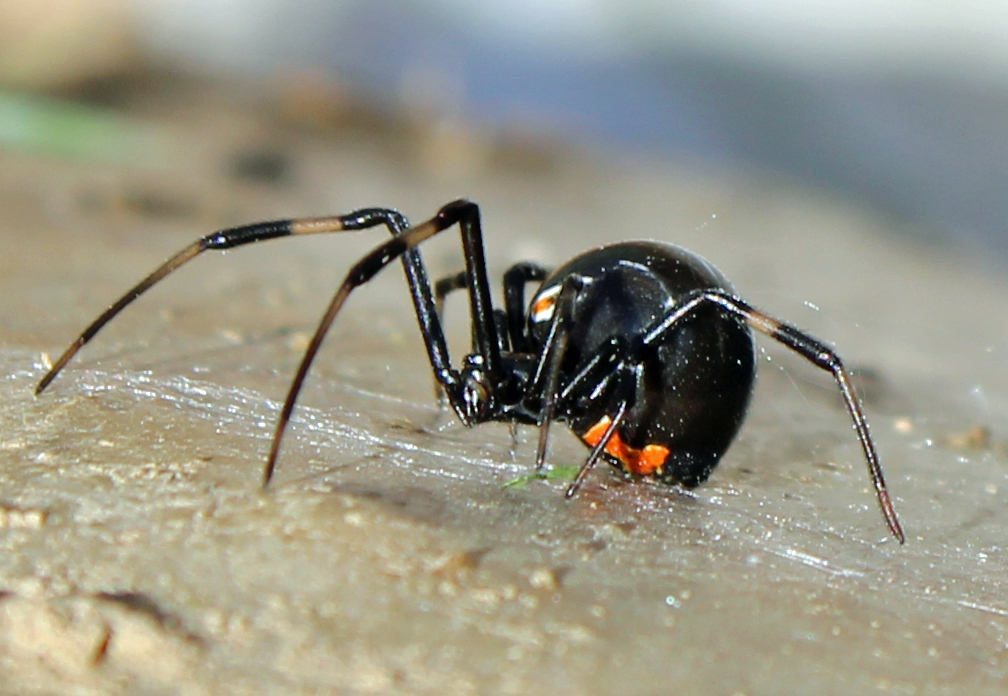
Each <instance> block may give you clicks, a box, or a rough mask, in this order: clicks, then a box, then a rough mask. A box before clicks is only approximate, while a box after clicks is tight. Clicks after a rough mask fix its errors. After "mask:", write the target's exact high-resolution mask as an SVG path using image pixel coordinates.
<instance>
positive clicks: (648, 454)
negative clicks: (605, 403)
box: [581, 416, 669, 476]
mask: <svg viewBox="0 0 1008 696" xmlns="http://www.w3.org/2000/svg"><path fill="white" fill-rule="evenodd" d="M611 423H612V419H611V418H609V416H602V418H601V419H600V420H599V422H598V423H596V424H595V425H593V426H592V427H590V428H588V432H586V433H585V434H584V435H582V436H581V439H582V440H584V441H585V442H587V443H588V444H589V445H591V446H592V447H595V446H596V445H597V444H598V443H599V442H601V441H602V436H603V435H605V432H606V430H608V429H609V425H610V424H611ZM605 451H606V453H607V454H609V455H611V456H613V457H616V459H618V460H619V461H620V462H621V463H622V464H623V466H625V467H626V469H627V471H629V472H630V473H632V474H637V475H638V476H650V475H652V474H655V473H658V474H660V473H661V470H662V466H663V465H664V464H665V459H666V458H667V457H668V455H669V449H668V447H663V446H662V445H645V446H644V447H643V448H641V449H637V448H636V447H631V446H630V445H628V444H626V443H625V442H623V438H621V437H620V434H619V431H616V432H614V433H613V435H612V437H611V438H609V442H607V443H606V446H605Z"/></svg>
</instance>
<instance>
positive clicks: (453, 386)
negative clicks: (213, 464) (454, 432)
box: [263, 200, 500, 488]
mask: <svg viewBox="0 0 1008 696" xmlns="http://www.w3.org/2000/svg"><path fill="white" fill-rule="evenodd" d="M455 224H458V225H459V227H460V228H461V232H462V243H463V250H464V252H465V257H466V273H467V284H468V287H469V293H470V300H471V305H472V314H473V322H474V324H476V325H477V326H476V327H475V328H474V335H476V337H477V339H478V341H479V346H480V347H486V348H487V349H488V351H487V352H486V353H482V355H483V356H484V360H485V362H486V364H487V372H488V373H490V374H493V375H494V376H497V375H499V374H500V372H499V370H500V368H499V365H500V352H499V344H498V339H497V336H496V326H495V323H494V320H493V306H492V304H490V288H489V284H488V282H487V277H486V265H485V261H484V258H483V242H482V233H481V232H480V229H479V209H478V207H477V206H476V204H474V203H471V202H469V201H465V200H457V201H453V202H451V203H448V204H447V205H445V206H443V207H442V208H441V209H440V210H439V211H438V212H437V214H435V215H434V217H432V218H431V219H430V220H427V221H426V222H424V223H421V224H419V225H416V226H414V227H410V228H408V229H405V230H403V231H402V232H401V233H400V234H398V235H397V236H395V237H393V238H392V239H390V240H389V241H387V242H385V243H384V244H381V245H379V246H377V247H375V248H374V249H373V250H372V251H371V252H369V253H368V254H366V255H365V256H364V257H363V258H361V259H360V260H359V261H358V262H357V263H356V264H354V266H353V267H352V268H351V269H350V271H349V272H348V273H347V276H346V278H345V279H344V280H343V283H342V284H341V285H340V287H339V289H338V290H337V291H336V293H335V294H334V295H333V298H332V300H331V301H330V302H329V306H328V308H327V309H326V311H325V314H323V316H322V319H321V320H320V321H319V324H318V327H317V328H316V329H315V334H314V335H313V336H312V340H311V341H310V342H309V344H308V348H307V349H306V350H305V354H304V357H303V358H302V359H301V364H300V365H299V366H298V370H297V373H296V374H295V376H294V379H293V381H292V382H291V386H290V390H289V391H288V393H287V398H286V399H285V400H284V405H283V409H282V410H281V412H280V418H279V421H278V422H277V428H276V433H275V434H274V436H273V444H272V446H271V448H270V454H269V458H268V459H267V462H266V467H265V469H264V471H263V487H264V488H265V487H266V486H268V485H269V482H270V479H271V478H272V477H273V472H274V470H275V469H276V462H277V456H278V454H279V452H280V443H281V441H282V439H283V434H284V431H285V430H286V428H287V423H288V422H289V421H290V416H291V413H292V412H293V411H294V404H295V402H296V401H297V396H298V393H299V392H300V391H301V386H302V384H303V383H304V380H305V377H306V376H307V374H308V369H309V368H310V367H311V363H312V361H313V360H314V359H315V355H316V353H317V352H318V349H319V347H320V346H321V344H322V339H323V338H324V337H325V334H326V333H327V332H328V330H329V327H330V326H332V323H333V321H335V319H336V315H337V314H338V313H339V311H340V309H341V308H342V306H343V304H344V302H346V299H347V297H348V296H349V295H350V293H351V292H352V291H353V290H354V289H355V288H357V287H360V286H361V285H363V284H364V283H366V282H368V281H369V280H371V278H373V277H374V276H375V275H376V274H377V273H378V272H379V271H381V270H382V269H383V268H385V267H386V266H388V265H389V264H390V263H391V262H393V261H395V260H396V259H397V258H399V257H404V258H407V259H408V258H409V257H406V256H404V255H406V254H408V253H410V252H411V251H414V250H415V248H416V247H417V246H418V245H419V244H420V243H421V242H424V241H426V240H427V239H430V238H431V237H433V236H434V235H436V234H438V233H440V232H443V231H444V230H446V229H448V228H450V227H452V226H453V225H455ZM416 258H418V257H416ZM409 268H410V267H409V266H407V272H409ZM413 270H414V271H417V270H419V271H423V266H422V264H420V263H417V264H416V265H415V266H414V267H413ZM414 277H415V276H412V275H411V276H410V289H411V291H412V292H413V294H414V299H415V300H417V298H418V297H419V298H420V299H422V300H423V302H424V307H425V310H426V309H428V308H429V309H430V311H431V313H430V314H429V315H425V314H424V312H421V311H420V309H419V307H420V303H419V300H418V301H417V306H418V310H417V316H418V319H420V322H421V329H422V330H423V333H424V338H425V340H427V339H430V338H435V339H437V341H438V342H440V344H442V345H443V344H444V334H443V333H442V332H441V331H440V323H439V322H438V320H437V312H436V311H435V309H434V299H433V297H432V296H431V288H430V283H429V281H427V279H426V273H424V274H423V276H422V280H423V281H424V283H423V284H421V283H419V282H418V281H414ZM425 320H426V321H430V322H432V323H431V324H429V325H425V324H424V322H425ZM428 326H435V327H436V328H437V334H436V335H435V336H433V337H431V336H428V330H427V327H428ZM431 345H432V343H431V341H429V340H428V350H430V349H431ZM491 348H492V349H493V350H492V351H491V350H489V349H491ZM444 357H445V360H447V348H445V349H444ZM494 359H496V361H497V362H496V363H495V364H496V365H497V366H498V367H497V368H496V369H497V372H496V373H495V372H493V370H492V369H491V367H490V365H491V364H492V361H493V360H494ZM431 363H432V365H433V366H434V367H435V373H436V374H438V375H439V377H441V378H442V379H441V384H442V385H444V387H445V390H446V391H447V393H448V398H449V401H450V402H451V404H452V406H453V407H454V408H455V411H456V412H457V413H458V414H459V416H460V418H461V419H462V420H463V422H466V423H467V424H468V421H467V420H466V419H465V417H464V413H465V411H464V410H463V399H464V396H463V389H462V387H461V385H460V384H459V380H458V373H457V372H455V371H454V370H451V368H449V367H447V365H446V367H445V373H444V374H441V373H439V372H438V366H437V364H435V360H434V358H433V357H432V359H431Z"/></svg>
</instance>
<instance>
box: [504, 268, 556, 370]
mask: <svg viewBox="0 0 1008 696" xmlns="http://www.w3.org/2000/svg"><path fill="white" fill-rule="evenodd" d="M548 273H549V271H548V270H547V269H546V268H543V267H542V266H540V265H538V264H535V263H528V262H522V263H516V264H515V265H513V266H511V268H509V269H507V271H505V272H504V311H505V314H507V328H508V336H509V337H510V340H511V348H512V350H514V351H515V352H516V353H529V352H531V350H532V347H531V345H530V343H529V340H528V329H527V328H526V326H525V314H526V312H527V311H528V308H527V307H526V306H525V285H526V284H527V283H531V282H533V281H542V280H544V279H545V278H546V275H547V274H548Z"/></svg>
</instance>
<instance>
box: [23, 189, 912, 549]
mask: <svg viewBox="0 0 1008 696" xmlns="http://www.w3.org/2000/svg"><path fill="white" fill-rule="evenodd" d="M456 224H458V225H459V227H460V230H461V235H462V247H463V254H464V257H465V265H466V268H465V271H463V272H460V273H457V274H455V275H451V276H448V277H446V278H443V279H441V280H440V281H438V282H437V283H436V284H434V285H433V286H432V284H431V282H430V280H429V279H428V276H427V271H426V268H425V266H424V263H423V260H422V258H421V256H420V251H419V248H418V246H419V245H420V244H421V243H422V242H423V241H425V240H427V239H429V238H430V237H433V236H434V235H436V234H438V233H439V232H442V231H444V230H446V229H449V228H450V227H452V226H454V225H456ZM379 225H384V226H385V227H386V228H387V229H388V231H389V232H390V233H391V234H392V239H390V240H388V241H386V242H385V243H383V244H381V245H379V246H378V247H376V248H375V249H374V250H372V251H371V252H370V253H368V254H367V255H365V256H364V257H363V258H361V259H360V260H359V261H358V262H357V263H356V264H355V265H354V266H353V267H352V268H351V270H350V272H349V273H348V275H347V277H346V279H345V280H344V281H343V284H342V285H341V286H340V288H339V289H338V290H337V291H336V294H335V295H334V296H333V298H332V300H331V301H330V303H329V307H328V309H327V310H326V313H325V315H324V316H323V317H322V320H321V321H320V322H319V325H318V328H317V329H316V331H315V334H314V336H313V338H312V340H311V342H310V344H309V346H308V348H307V350H306V351H305V355H304V357H303V359H302V361H301V364H300V367H299V368H298V371H297V374H296V376H295V377H294V380H293V383H292V384H291V387H290V390H289V392H288V394H287V398H286V401H285V402H284V407H283V410H282V412H281V415H280V419H279V422H278V424H277V430H276V434H275V436H274V438H273V444H272V448H271V451H270V455H269V459H268V460H267V464H266V468H265V471H264V474H263V485H264V486H265V485H267V484H268V483H269V481H270V479H271V477H272V475H273V471H274V469H275V466H276V461H277V455H278V453H279V448H280V442H281V439H282V436H283V433H284V430H285V429H286V426H287V422H288V421H289V419H290V415H291V412H292V411H293V409H294V404H295V401H296V399H297V395H298V392H299V391H300V389H301V385H302V384H303V382H304V379H305V376H306V375H307V372H308V368H309V366H310V365H311V363H312V360H313V359H314V357H315V354H316V353H317V351H318V348H319V346H320V345H321V343H322V339H323V338H324V336H325V334H326V332H327V331H328V329H329V327H330V326H331V325H332V323H333V321H334V320H335V318H336V315H337V314H338V312H339V310H340V308H341V307H342V306H343V303H344V302H345V300H346V298H347V297H348V296H349V294H350V292H351V291H352V290H353V289H354V288H356V287H358V286H360V285H362V284H364V283H366V282H367V281H368V280H370V279H371V278H372V277H374V275H375V274H377V273H378V272H379V271H380V270H382V269H383V268H384V267H386V266H387V265H389V264H390V263H392V262H393V261H394V260H396V259H401V260H402V263H403V267H404V269H405V271H406V277H407V281H408V283H409V288H410V293H411V296H412V299H413V304H414V308H415V310H416V315H417V320H418V321H419V324H420V332H421V334H422V336H423V339H424V343H425V345H426V347H427V354H428V357H429V359H430V363H431V367H432V368H433V371H434V378H435V380H436V382H437V384H438V387H439V389H440V390H441V393H442V394H443V395H444V398H446V399H447V401H448V403H449V404H450V405H451V406H452V408H453V409H454V411H455V413H456V414H457V415H458V417H459V419H460V420H461V421H462V422H463V423H465V424H466V425H468V426H472V425H476V424H478V423H484V422H487V421H508V422H514V423H527V424H534V425H538V426H539V427H540V431H539V432H540V435H539V445H538V452H537V457H536V463H537V467H539V468H541V467H542V466H543V463H544V461H545V456H546V449H547V435H548V431H549V426H550V425H551V424H552V423H553V422H554V421H563V422H566V423H567V424H569V425H570V427H571V429H572V430H573V431H574V432H575V433H576V434H577V435H578V436H579V437H580V438H581V439H582V440H583V441H584V442H585V443H587V444H588V445H589V446H590V447H591V448H592V449H591V453H590V454H589V455H588V457H587V459H586V460H585V462H584V464H583V465H582V466H581V469H580V470H579V472H578V474H577V476H576V477H575V479H574V481H573V482H572V483H571V485H570V487H569V488H568V489H567V495H568V497H569V496H572V495H573V494H574V493H575V492H576V491H577V489H578V487H579V486H580V485H581V483H582V481H583V480H584V477H585V476H586V475H587V474H588V472H589V471H591V469H592V467H593V466H594V465H595V463H596V462H597V461H598V459H599V458H600V457H604V458H606V459H607V460H608V461H610V462H611V463H613V464H614V465H616V466H619V467H621V468H622V469H624V470H625V471H627V472H629V473H631V474H634V475H640V476H654V477H656V478H658V479H659V480H661V481H664V482H666V483H678V484H682V485H685V486H695V485H697V484H699V483H702V482H703V481H705V480H706V479H707V477H708V476H710V474H711V471H713V469H714V467H715V466H716V465H717V463H718V461H719V460H720V459H721V456H722V455H723V454H724V452H725V450H727V449H728V446H729V445H730V444H731V442H732V440H733V439H734V437H735V435H736V433H737V432H738V430H739V427H740V426H741V424H742V421H743V419H744V417H745V413H746V409H747V407H748V405H749V398H750V394H751V392H752V386H753V380H754V377H755V365H756V362H755V354H754V343H753V336H752V329H755V330H757V331H759V332H761V333H763V334H766V335H767V336H770V337H771V338H773V339H775V340H777V341H779V342H781V343H782V344H784V345H785V346H787V347H788V348H791V349H792V350H794V351H795V352H797V353H798V354H799V355H801V356H803V357H804V358H806V359H807V360H809V361H811V362H812V363H813V364H814V365H816V366H818V367H820V368H822V369H824V370H828V371H829V372H830V373H832V374H833V376H834V378H835V379H836V382H837V385H838V387H839V389H840V392H841V395H842V396H843V398H844V401H845V403H846V405H847V409H848V411H849V412H850V415H851V418H852V419H853V422H854V429H855V431H856V432H857V435H858V438H859V440H860V442H861V446H862V449H863V450H864V454H865V459H866V461H867V464H868V470H869V474H870V476H871V479H872V483H873V485H874V487H875V491H876V494H877V497H878V501H879V504H880V506H881V508H882V512H883V514H884V516H885V519H886V522H887V524H888V525H889V529H890V530H891V531H892V533H893V535H894V536H895V537H896V538H897V539H899V541H900V542H901V543H902V542H903V540H904V536H903V531H902V529H901V528H900V524H899V521H898V519H897V517H896V512H895V510H894V508H893V505H892V502H891V500H890V498H889V494H888V492H887V490H886V485H885V481H884V479H883V477H882V469H881V467H880V465H879V462H878V456H877V454H876V452H875V447H874V444H873V442H872V439H871V435H870V434H869V432H868V425H867V422H866V420H865V417H864V414H863V412H862V409H861V405H860V402H859V401H858V399H857V397H856V396H855V394H854V391H853V389H852V387H851V384H850V379H849V377H848V375H847V372H846V370H845V369H844V367H843V365H842V363H841V362H840V358H839V357H838V356H837V355H836V354H835V353H834V352H833V351H832V350H831V349H830V348H829V347H827V346H826V345H825V344H823V343H821V342H820V341H818V340H816V339H815V338H813V337H811V336H809V335H808V334H805V333H803V332H802V331H800V330H798V329H796V328H794V327H793V326H790V325H789V324H785V323H783V322H780V321H777V320H776V319H773V318H771V317H769V316H767V315H766V314H763V313H762V312H759V311H757V310H755V309H753V308H752V307H750V306H749V305H748V304H747V303H745V302H744V301H743V300H741V299H739V298H738V297H737V296H736V295H735V294H734V290H733V288H732V287H731V284H730V283H729V282H728V280H727V278H725V277H724V276H723V275H722V274H721V272H720V271H718V270H717V269H716V268H714V267H713V266H712V265H710V264H709V263H708V262H707V261H705V260H704V259H702V258H700V257H699V256H697V255H696V254H693V253H691V252H689V251H687V250H685V249H682V248H680V247H676V246H673V245H670V244H664V243H659V242H623V243H618V244H613V245H610V246H606V247H602V248H599V249H595V250H593V251H589V252H586V253H584V254H582V255H580V256H577V257H575V258H574V259H572V260H570V261H568V262H567V263H566V264H564V265H563V266H561V267H560V268H558V269H556V270H555V271H553V272H548V271H547V270H546V269H544V268H543V267H541V266H538V265H536V264H531V263H519V264H516V265H515V266H512V267H511V268H510V269H509V270H508V271H507V272H506V273H505V274H504V308H503V309H495V308H494V306H493V303H492V301H491V296H490V284H489V280H488V276H487V271H486V261H485V258H484V253H483V235H482V231H481V228H480V219H479V208H478V207H477V206H476V204H475V203H471V202H469V201H465V200H458V201H453V202H452V203H449V204H447V205H445V206H444V207H442V208H441V210H439V211H438V212H437V214H436V215H435V216H434V217H433V218H431V219H430V220H427V221H426V222H423V223H421V224H419V225H416V226H410V224H409V222H408V220H407V219H406V218H405V217H404V216H403V215H402V214H401V213H399V212H398V211H395V210H392V209H389V208H366V209H362V210H357V211H355V212H352V213H349V214H347V215H339V216H333V217H322V218H299V219H294V220H277V221H272V222H263V223H255V224H252V225H244V226H241V227H234V228H229V229H225V230H221V231H218V232H214V233H212V234H210V235H207V236H206V237H203V238H201V239H199V240H197V241H196V242H194V243H193V244H191V245H189V246H188V247H186V248H185V249H183V250H182V251H180V252H179V253H178V254H176V255H175V256H173V257H172V258H171V259H169V260H168V261H166V262H165V263H164V264H163V265H162V266H161V267H159V268H158V269H157V270H155V271H154V272H153V273H152V274H150V275H149V276H148V277H147V278H145V279H144V280H143V281H141V282H140V283H139V284H138V285H137V286H136V287H134V288H133V289H132V290H130V291H129V292H128V293H126V295H124V296H123V297H122V298H120V299H119V300H118V301H117V302H116V303H115V304H113V305H112V306H111V307H109V309H108V310H106V311H105V312H104V313H103V314H102V315H101V316H99V317H98V318H97V319H96V320H95V321H94V322H93V323H92V324H91V325H90V326H88V328H87V329H85V330H84V332H83V333H82V334H81V335H80V336H79V337H78V339H77V340H76V341H75V342H74V343H73V344H71V345H70V347H69V348H67V350H66V351H65V352H64V353H63V354H62V355H61V356H60V358H59V359H58V360H57V361H56V362H55V363H54V364H53V366H52V368H51V369H50V370H49V372H48V373H47V374H46V375H45V376H44V377H43V378H42V380H41V381H40V382H39V385H38V387H37V389H36V393H40V392H41V391H42V390H43V389H45V388H46V386H47V385H48V384H49V383H50V382H51V381H52V380H53V378H54V377H55V376H56V375H57V374H58V373H59V372H60V370H62V369H63V367H64V366H65V365H66V363H67V362H68V361H69V360H70V358H72V357H73V355H74V354H75V353H76V352H77V351H78V350H79V349H80V348H81V346H83V345H84V344H85V343H87V342H88V341H89V340H91V338H92V337H93V336H94V335H95V334H96V333H97V332H98V331H99V330H100V329H101V328H102V327H103V326H104V325H105V324H106V323H107V322H108V321H110V320H111V319H112V318H113V317H114V316H115V315H116V314H118V313H119V312H120V311H121V310H122V309H123V308H124V307H125V306H126V305H128V304H129V303H131V302H132V301H133V300H134V299H136V298H137V297H138V296H139V295H140V294H141V293H143V292H144V291H146V290H147V289H148V288H150V287H151V286H152V285H153V284H155V283H156V282H158V281H159V280H161V279H162V278H164V277H165V276H166V275H168V274H169V273H171V272H172V271H174V270H175V269H177V268H178V267H179V266H181V265H182V264H184V263H186V262H187V261H189V260H191V259H192V258H194V257H195V256H197V255H198V254H200V253H202V252H203V251H206V250H209V249H230V248H233V247H237V246H241V245H244V244H249V243H253V242H258V241H262V240H265V239H272V238H275V237H285V236H289V235H303V234H316V233H324V232H339V231H352V230H362V229H367V228H371V227H376V226H379ZM532 282H538V283H540V286H539V288H538V290H537V291H536V292H535V294H534V296H533V297H532V300H531V302H530V303H529V306H528V308H527V309H526V304H525V299H524V298H525V288H526V285H527V284H528V283H532ZM463 289H464V290H467V291H468V295H469V305H470V311H471V321H472V335H473V348H472V352H471V353H470V354H469V355H467V356H466V357H465V358H464V360H463V362H462V366H461V367H460V368H455V367H452V365H451V362H450V360H449V355H448V346H447V342H446V341H445V337H444V332H443V330H442V328H441V317H440V309H441V304H442V302H443V299H444V297H445V295H446V294H448V293H450V292H452V291H453V290H463Z"/></svg>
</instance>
